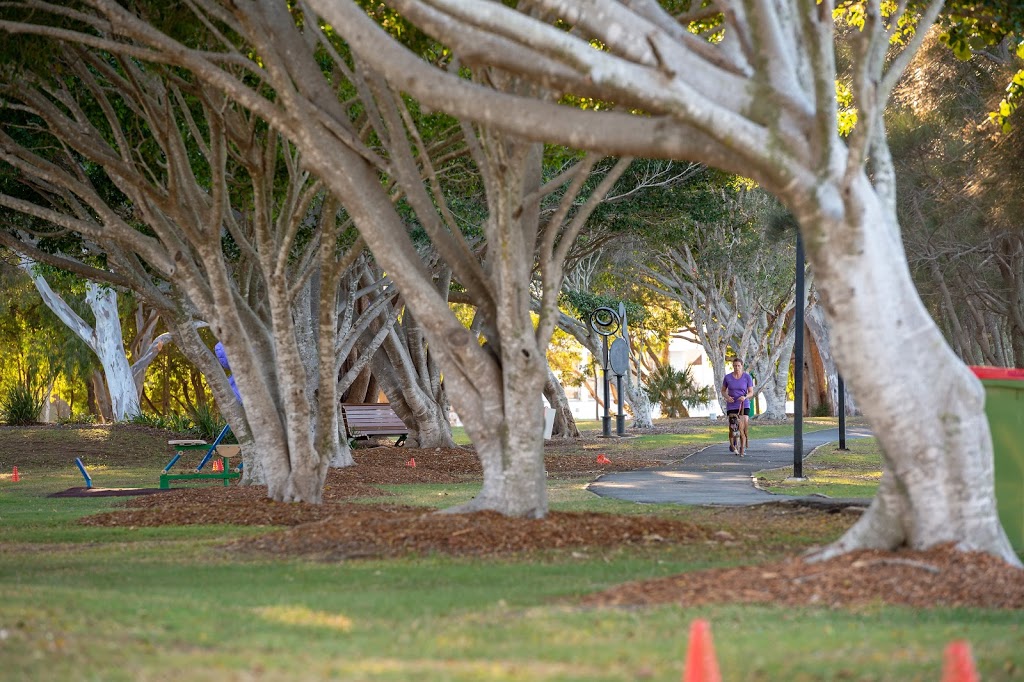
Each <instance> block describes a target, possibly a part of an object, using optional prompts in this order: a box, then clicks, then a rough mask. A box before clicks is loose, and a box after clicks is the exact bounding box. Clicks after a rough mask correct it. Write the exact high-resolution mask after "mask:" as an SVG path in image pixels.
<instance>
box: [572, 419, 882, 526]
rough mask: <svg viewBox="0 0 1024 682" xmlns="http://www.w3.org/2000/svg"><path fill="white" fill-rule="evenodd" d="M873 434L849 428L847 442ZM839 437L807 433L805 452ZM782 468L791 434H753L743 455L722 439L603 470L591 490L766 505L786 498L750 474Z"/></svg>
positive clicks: (625, 496)
mask: <svg viewBox="0 0 1024 682" xmlns="http://www.w3.org/2000/svg"><path fill="white" fill-rule="evenodd" d="M750 430H751V434H752V435H753V434H756V433H757V425H756V424H752V425H751V429H750ZM870 435H871V431H870V430H868V429H865V428H852V429H851V428H847V429H846V438H847V440H849V439H851V438H865V437H868V436H870ZM838 440H839V429H826V430H824V431H813V432H811V433H804V443H803V456H804V457H806V456H807V455H808V454H810V452H811V450H813V449H814V448H816V447H818V446H819V445H823V444H825V443H830V442H833V441H838ZM784 466H789V467H792V466H793V439H792V437H789V438H777V439H753V438H751V439H750V447H748V448H747V450H746V452H745V453H744V455H743V457H738V456H736V455H734V454H733V453H731V452H729V446H728V444H727V443H725V442H722V443H718V444H715V445H709V446H708V447H706V448H704V449H703V450H700V451H699V452H695V453H694V454H692V455H690V456H689V457H686V458H685V459H682V460H680V461H678V462H675V463H673V464H670V465H668V466H663V467H655V468H651V469H639V470H636V471H621V472H614V473H609V474H605V475H604V476H601V477H600V478H598V479H597V480H596V481H594V482H593V483H591V484H590V485H589V486H587V488H588V489H589V490H590V491H591V492H593V493H596V494H598V495H601V496H602V497H614V498H617V499H620V500H628V501H631V502H643V503H648V504H653V503H659V504H694V505H701V504H720V505H727V506H741V505H750V504H762V503H765V502H773V501H778V500H779V499H780V498H782V499H786V498H785V496H781V495H772V494H771V493H767V492H765V491H763V490H758V489H757V488H755V487H754V483H753V479H752V475H753V474H754V472H756V471H761V470H762V469H775V468H778V467H784ZM788 499H794V498H792V497H789V498H788Z"/></svg>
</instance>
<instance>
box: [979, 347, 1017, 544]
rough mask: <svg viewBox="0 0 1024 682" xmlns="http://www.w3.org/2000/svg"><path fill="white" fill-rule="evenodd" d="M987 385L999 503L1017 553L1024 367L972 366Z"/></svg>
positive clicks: (986, 412)
mask: <svg viewBox="0 0 1024 682" xmlns="http://www.w3.org/2000/svg"><path fill="white" fill-rule="evenodd" d="M971 370H972V371H973V372H974V374H975V375H976V376H977V377H978V378H979V379H981V383H982V385H983V386H984V387H985V416H986V417H988V425H989V429H991V431H992V450H993V455H994V457H995V478H996V506H997V507H998V509H999V520H1000V522H1001V523H1002V524H1003V528H1004V529H1005V530H1006V534H1007V536H1009V538H1010V544H1011V545H1013V548H1014V549H1015V550H1016V551H1017V552H1018V553H1024V369H1007V368H1005V367H971Z"/></svg>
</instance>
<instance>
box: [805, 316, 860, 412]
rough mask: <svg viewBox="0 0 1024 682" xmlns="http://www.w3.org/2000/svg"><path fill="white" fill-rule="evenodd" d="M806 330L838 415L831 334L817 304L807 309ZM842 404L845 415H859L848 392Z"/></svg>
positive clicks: (836, 373)
mask: <svg viewBox="0 0 1024 682" xmlns="http://www.w3.org/2000/svg"><path fill="white" fill-rule="evenodd" d="M805 319H806V320H807V330H808V332H809V333H810V335H811V336H812V337H813V338H814V343H815V346H816V347H817V349H818V357H819V358H820V360H821V363H822V366H823V367H824V371H825V374H826V376H827V377H828V390H829V399H830V400H831V401H832V405H833V406H834V408H835V409H834V411H833V414H835V415H837V416H838V414H839V412H838V410H839V370H838V369H836V361H835V358H834V357H833V354H832V334H831V332H830V331H829V326H828V323H827V322H826V321H825V311H824V310H823V309H822V307H821V306H820V305H818V304H817V302H814V303H812V304H811V306H810V307H808V308H807V317H806V318H805ZM845 393H846V395H845V396H844V402H845V404H846V414H848V415H853V414H859V413H858V411H857V403H856V401H855V400H854V398H853V396H852V395H850V391H849V390H846V391H845Z"/></svg>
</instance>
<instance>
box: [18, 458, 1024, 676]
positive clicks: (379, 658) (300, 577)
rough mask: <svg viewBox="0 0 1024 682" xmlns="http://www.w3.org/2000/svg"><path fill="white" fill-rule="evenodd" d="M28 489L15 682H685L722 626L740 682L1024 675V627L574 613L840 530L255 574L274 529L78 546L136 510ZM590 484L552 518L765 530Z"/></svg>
mask: <svg viewBox="0 0 1024 682" xmlns="http://www.w3.org/2000/svg"><path fill="white" fill-rule="evenodd" d="M636 440H637V439H633V442H635V441H636ZM854 442H855V443H860V441H854ZM161 457H162V456H161ZM155 459H156V458H154V462H155V464H154V466H155V471H154V468H153V467H149V468H147V467H124V468H118V467H116V466H111V467H109V468H108V469H106V470H104V471H103V473H102V480H98V481H97V485H104V486H108V487H120V486H126V485H129V483H127V482H128V481H140V482H143V483H144V484H145V485H146V486H153V485H155V484H156V478H155V476H156V473H155V472H158V471H159V467H160V466H162V464H163V462H162V461H159V462H156V461H155ZM26 468H27V469H28V470H29V471H30V475H29V476H28V477H26V478H25V479H23V481H22V482H21V483H17V484H14V483H11V482H10V481H9V479H6V478H5V479H3V480H0V589H2V590H3V591H2V594H3V598H2V599H0V671H2V672H0V678H2V679H4V680H46V681H50V680H56V681H61V680H75V681H78V680H97V681H103V682H107V681H115V682H117V681H120V680H126V681H127V680H132V681H135V680H190V681H191V680H200V681H206V680H210V681H214V680H217V681H220V680H261V681H262V680H282V681H283V680H289V681H290V680H324V679H337V680H366V681H373V682H376V681H395V682H398V681H407V680H413V679H415V680H417V682H433V681H437V682H441V681H446V682H447V681H458V682H461V681H466V682H469V681H477V680H483V681H490V680H494V681H503V682H506V681H520V680H522V681H524V682H525V681H527V680H529V681H531V682H532V681H537V680H543V681H554V680H559V681H561V680H566V681H570V680H571V681H576V680H579V681H584V680H595V681H599V682H600V681H605V680H607V681H613V680H616V681H617V680H655V681H666V682H667V681H670V680H671V681H675V680H678V679H680V676H681V673H682V669H683V661H684V660H685V655H686V644H687V642H686V638H687V631H688V628H689V624H690V623H691V621H692V620H693V619H694V618H698V617H699V618H707V619H708V620H710V622H711V626H712V632H713V635H714V638H715V647H716V649H717V652H718V656H719V660H720V662H721V667H722V673H723V679H727V680H840V679H844V680H845V679H850V680H937V679H939V678H940V671H941V665H942V649H943V647H944V646H945V644H946V643H947V642H949V641H951V640H953V639H959V638H966V639H968V640H969V641H970V642H971V644H972V646H973V648H974V655H975V657H976V660H977V663H978V668H979V670H980V672H981V675H982V678H983V679H985V680H1013V679H1021V677H1022V676H1024V628H1022V618H1021V613H1020V612H1007V611H991V610H977V609H971V610H953V609H935V610H914V609H905V608H891V607H884V606H881V605H876V606H869V607H863V608H860V609H857V610H852V611H841V610H832V609H827V608H802V609H795V608H788V607H775V606H744V607H740V606H718V607H704V608H685V607H682V606H663V607H658V608H646V609H593V608H586V609H584V608H580V607H579V606H578V605H577V602H576V600H577V598H578V597H580V596H582V595H585V594H588V593H591V592H594V591H599V590H604V589H609V588H613V587H614V586H616V585H619V584H621V583H623V582H627V581H630V580H638V579H645V578H654V577H662V576H668V575H675V574H678V573H682V572H688V571H693V570H699V569H702V568H707V567H714V566H730V565H741V564H750V563H756V562H761V561H769V560H774V559H777V558H779V557H780V556H783V555H787V554H793V553H799V552H800V551H802V550H803V549H806V548H808V547H810V546H811V545H813V544H819V543H822V542H827V541H830V540H832V539H834V538H835V537H836V534H837V533H838V532H841V531H840V530H839V528H840V527H839V526H837V525H836V524H835V523H834V522H832V521H829V522H827V523H823V525H821V526H820V528H819V527H818V526H816V525H814V524H806V525H804V526H800V528H799V529H798V528H797V526H796V524H795V522H789V523H792V524H793V527H792V528H790V527H789V526H787V525H786V524H780V525H779V526H778V527H776V528H774V529H772V531H771V532H770V533H767V534H760V535H759V537H758V540H757V541H756V542H749V543H746V544H743V543H740V544H733V545H726V544H723V543H704V542H700V543H695V544H691V545H682V546H672V545H666V546H653V547H644V548H642V549H615V550H581V551H576V552H562V553H557V552H551V553H545V554H541V555H534V556H531V557H519V558H513V559H505V560H494V559H488V560H482V559H467V558H451V557H445V556H426V557H406V558H400V559H391V560H356V561H345V562H340V563H317V562H311V561H303V560H297V559H293V558H288V557H280V558H276V559H273V558H261V559H254V558H251V557H250V558H247V557H244V556H240V555H237V554H233V553H230V552H228V551H226V550H225V549H224V547H223V544H224V541H225V540H229V539H232V538H237V537H239V536H242V535H248V534H252V533H263V532H268V530H267V529H255V528H239V527H230V526H189V527H166V528H139V529H130V528H116V529H113V528H92V527H86V526H80V525H77V524H76V520H77V519H78V518H79V517H81V516H83V515H86V514H90V513H96V512H99V511H105V510H109V509H111V508H113V507H114V505H116V504H117V503H118V502H119V500H118V499H117V498H96V499H81V498H48V497H45V495H46V494H48V493H50V492H54V491H56V490H62V489H64V488H66V487H70V486H71V485H81V480H80V479H79V480H77V481H76V480H74V477H73V476H71V475H70V473H69V472H67V471H65V469H66V467H61V468H52V469H49V470H47V469H46V468H33V467H31V466H29V467H26ZM91 473H93V476H94V479H100V478H101V477H100V476H99V475H97V473H95V472H91ZM585 484H586V481H584V480H581V479H576V480H552V481H551V482H550V496H551V505H552V508H553V509H556V510H571V511H583V512H587V511H589V512H595V513H598V512H608V513H656V514H662V515H667V516H672V517H674V518H679V519H683V520H687V521H690V522H693V523H698V524H702V525H705V526H707V527H708V528H710V529H717V528H722V529H726V530H729V531H731V532H733V533H734V534H735V535H736V536H737V537H742V534H741V531H742V530H743V529H744V528H746V527H747V523H748V522H746V521H745V520H744V519H745V517H744V516H743V515H742V513H741V512H735V511H733V512H724V511H722V510H715V509H708V508H690V507H679V506H667V505H650V506H647V505H631V504H628V503H625V502H621V501H617V500H609V499H605V498H599V497H596V496H594V495H591V494H590V493H588V492H586V490H585ZM382 487H383V488H384V489H386V490H388V491H389V492H392V493H394V495H393V496H390V497H386V498H382V501H383V500H386V501H387V502H390V503H398V504H420V505H427V506H435V507H440V506H450V505H452V504H455V503H457V502H459V501H462V500H465V499H469V497H471V496H472V495H473V494H474V493H475V491H476V489H477V486H476V485H474V484H465V485H445V486H430V485H415V486H382ZM829 518H832V519H834V518H835V517H829ZM269 532H273V531H269Z"/></svg>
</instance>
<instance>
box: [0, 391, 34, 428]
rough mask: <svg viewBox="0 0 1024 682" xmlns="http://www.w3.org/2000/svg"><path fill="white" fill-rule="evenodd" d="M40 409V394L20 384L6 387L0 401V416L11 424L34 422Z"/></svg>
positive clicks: (19, 424)
mask: <svg viewBox="0 0 1024 682" xmlns="http://www.w3.org/2000/svg"><path fill="white" fill-rule="evenodd" d="M42 410H43V398H42V396H39V395H37V394H36V393H35V392H34V391H32V389H30V388H28V387H27V386H23V385H21V384H15V385H14V386H11V387H10V388H8V389H7V391H6V392H5V393H4V395H3V399H2V401H0V417H3V420H4V422H5V423H7V424H10V425H11V426H26V425H28V424H35V423H36V422H38V421H39V413H40V412H42Z"/></svg>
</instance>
